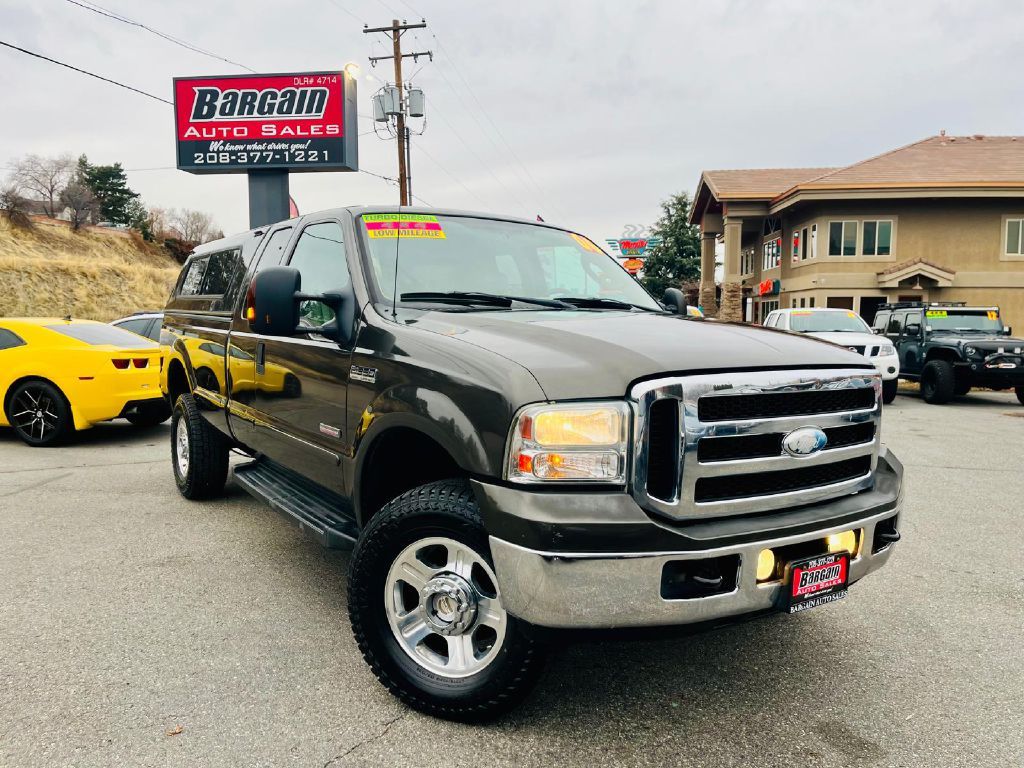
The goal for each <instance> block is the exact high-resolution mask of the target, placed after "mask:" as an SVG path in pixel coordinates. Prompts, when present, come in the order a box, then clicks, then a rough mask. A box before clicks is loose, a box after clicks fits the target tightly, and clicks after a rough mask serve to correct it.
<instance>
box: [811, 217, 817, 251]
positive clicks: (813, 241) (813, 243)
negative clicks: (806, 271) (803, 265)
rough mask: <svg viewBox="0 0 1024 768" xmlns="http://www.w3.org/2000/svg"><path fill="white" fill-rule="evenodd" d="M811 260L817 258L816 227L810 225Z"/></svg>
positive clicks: (815, 225)
mask: <svg viewBox="0 0 1024 768" xmlns="http://www.w3.org/2000/svg"><path fill="white" fill-rule="evenodd" d="M811 258H812V259H816V258H818V225H817V224H811Z"/></svg>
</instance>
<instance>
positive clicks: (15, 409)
mask: <svg viewBox="0 0 1024 768" xmlns="http://www.w3.org/2000/svg"><path fill="white" fill-rule="evenodd" d="M56 410H57V408H56V406H55V405H54V403H53V400H52V399H51V398H50V395H49V394H48V393H47V392H46V390H45V389H43V388H42V387H25V388H24V389H22V390H21V392H19V393H18V395H17V397H15V398H14V402H12V403H11V419H10V421H11V424H12V425H13V426H14V427H16V428H17V429H18V431H19V432H21V433H22V434H23V435H26V436H27V437H28V438H29V439H30V440H34V441H38V442H42V441H43V440H45V439H46V438H48V437H50V436H51V435H53V433H54V432H56V431H57V430H58V429H59V428H60V423H59V422H60V417H59V416H58V415H57V414H56V413H54V411H56Z"/></svg>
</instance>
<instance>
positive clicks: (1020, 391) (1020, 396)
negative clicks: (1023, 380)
mask: <svg viewBox="0 0 1024 768" xmlns="http://www.w3.org/2000/svg"><path fill="white" fill-rule="evenodd" d="M1013 393H1014V394H1015V395H1017V402H1018V403H1020V404H1021V405H1024V387H1014V388H1013Z"/></svg>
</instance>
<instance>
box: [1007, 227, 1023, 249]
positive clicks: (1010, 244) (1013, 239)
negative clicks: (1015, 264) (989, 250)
mask: <svg viewBox="0 0 1024 768" xmlns="http://www.w3.org/2000/svg"><path fill="white" fill-rule="evenodd" d="M1022 234H1024V219H1007V220H1006V254H1007V255H1008V256H1019V255H1021V254H1024V242H1021V239H1022V238H1021V236H1022Z"/></svg>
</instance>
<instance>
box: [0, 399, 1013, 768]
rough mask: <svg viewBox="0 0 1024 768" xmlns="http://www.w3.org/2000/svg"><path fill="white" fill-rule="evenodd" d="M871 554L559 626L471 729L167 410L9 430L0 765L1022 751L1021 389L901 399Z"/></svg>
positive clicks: (657, 759) (875, 758) (819, 758)
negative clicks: (412, 676) (524, 681)
mask: <svg viewBox="0 0 1024 768" xmlns="http://www.w3.org/2000/svg"><path fill="white" fill-rule="evenodd" d="M883 436H884V439H885V441H886V442H887V443H888V444H889V445H890V447H892V448H893V449H894V451H896V453H897V454H898V455H899V457H900V458H901V459H902V461H903V462H904V464H905V466H906V470H907V486H908V487H907V506H906V510H905V513H904V521H903V525H902V532H903V534H904V541H903V542H902V543H901V544H900V545H899V549H898V551H897V553H896V554H895V556H894V558H893V560H892V561H891V563H890V565H889V566H888V567H887V568H886V569H884V570H882V571H881V572H879V573H878V574H876V575H873V576H872V577H870V578H868V579H867V580H865V581H864V582H862V583H861V584H859V585H858V586H857V587H855V588H854V589H853V590H851V594H850V597H849V599H847V600H845V601H842V602H839V603H836V604H833V605H830V606H826V607H823V608H820V609H817V610H814V611H811V612H809V613H807V614H804V615H802V616H799V617H795V618H789V617H786V616H781V615H779V616H772V617H769V618H767V619H763V620H759V621H756V622H750V623H747V624H742V625H739V626H735V627H730V628H724V629H717V630H714V631H710V632H706V633H703V634H700V635H696V636H689V637H678V636H674V637H671V638H667V639H657V640H643V641H640V642H636V641H634V642H625V641H622V642H620V641H618V640H616V641H613V642H609V641H602V642H586V643H580V644H573V645H568V646H565V647H559V648H558V649H555V650H554V651H553V653H552V656H551V661H550V664H549V667H548V671H547V673H546V676H545V677H544V679H543V680H542V682H541V684H540V686H539V688H538V689H537V691H536V692H535V693H534V694H533V696H532V697H531V698H530V699H529V700H528V701H527V703H526V704H525V706H523V707H522V708H520V709H519V710H517V711H516V712H515V713H513V714H512V715H511V716H509V717H507V718H506V719H504V720H501V721H499V722H497V723H493V724H490V725H487V726H464V725H454V724H451V723H447V722H442V721H438V720H433V719H431V718H428V717H425V716H422V715H419V714H417V713H414V712H411V711H409V710H408V709H406V708H405V707H404V706H402V705H401V704H399V703H398V702H397V701H396V700H394V699H393V698H392V697H391V696H390V695H388V694H387V693H386V692H385V690H384V689H383V688H382V687H380V686H379V685H378V684H377V682H376V680H375V679H374V678H373V677H372V675H371V673H370V672H369V670H368V669H367V668H366V666H365V665H364V663H363V661H362V658H361V657H360V655H359V652H358V650H357V648H356V646H355V643H354V641H353V639H352V635H351V633H350V630H349V626H348V619H347V614H346V605H345V593H344V583H345V572H346V568H347V566H348V559H349V556H348V554H347V553H345V552H328V551H324V550H322V549H321V548H320V547H319V546H318V545H317V544H315V543H314V542H313V541H312V540H309V539H307V538H304V537H303V536H302V535H300V534H299V533H298V532H297V531H296V530H294V529H293V528H292V527H291V526H289V525H288V524H287V523H286V522H285V521H283V520H282V519H281V518H279V517H277V516H276V515H275V514H274V513H273V512H271V511H270V510H268V509H266V508H264V507H263V506H261V505H260V504H258V503H256V502H254V501H252V500H250V499H249V497H248V496H246V495H245V494H244V493H242V492H241V491H240V490H238V489H237V488H235V487H234V485H230V486H229V494H228V496H227V498H226V499H223V500H220V501H216V502H209V503H203V504H198V503H190V502H187V501H185V500H184V499H182V498H180V497H179V495H178V493H177V490H176V489H175V487H174V482H173V479H172V476H171V471H170V466H169V458H168V453H169V451H168V442H169V427H168V426H167V425H164V426H162V427H159V428H157V429H153V430H149V431H146V432H136V431H134V430H133V429H131V428H130V427H129V426H128V425H127V424H124V423H115V424H110V425H104V426H102V427H100V428H97V429H95V430H93V431H92V432H90V433H87V434H86V435H84V436H83V437H82V438H81V439H80V440H79V442H78V443H77V444H76V445H73V446H71V447H68V448H63V449H55V450H42V449H35V450H34V449H29V448H27V447H25V446H23V445H22V444H21V443H19V442H18V441H17V440H16V439H15V437H14V436H13V434H11V433H10V432H9V431H6V430H5V431H0V585H2V592H0V765H3V766H12V767H15V766H44V765H45V766H56V765H60V766H69V765H74V766H110V765H130V766H158V765H169V766H192V765H194V766H263V765H267V766H271V765H272V766H279V765H297V766H318V767H319V766H328V765H329V766H336V767H340V766H345V765H358V766H392V765H397V766H433V765H444V766H447V767H449V768H455V767H456V766H490V765H511V764H515V765H516V766H518V767H519V768H526V767H527V766H551V765H557V766H577V765H578V766H597V765H615V766H634V765H637V766H639V765H651V766H662V765H679V766H690V765H693V766H710V765H737V766H738V765H758V766H763V765H780V766H781V765H798V766H803V765H810V766H818V765H820V766H875V765H880V766H947V765H948V766H954V765H955V766H964V765H974V766H1011V765H1013V766H1018V765H1021V764H1022V763H1024V706H1022V705H1021V699H1020V695H1021V690H1022V689H1024V652H1022V649H1021V642H1022V635H1024V576H1022V571H1021V565H1020V555H1021V552H1022V546H1021V541H1020V524H1021V511H1022V509H1024V507H1022V502H1021V499H1024V472H1022V470H1021V467H1022V465H1024V407H1022V406H1020V405H1018V404H1017V401H1016V399H1015V398H1014V397H1013V396H1012V394H1011V395H1006V394H995V393H984V394H975V395H972V396H970V397H968V398H966V399H964V400H961V401H959V402H958V403H957V404H955V405H951V406H945V407H938V406H928V405H926V404H924V403H923V402H922V401H921V400H920V399H919V398H918V397H917V396H900V397H898V398H897V399H896V402H895V403H894V404H893V405H892V406H889V407H888V408H887V411H886V417H885V422H884V427H883Z"/></svg>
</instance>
